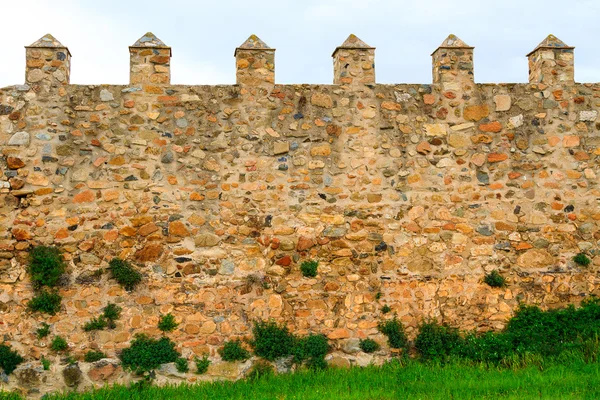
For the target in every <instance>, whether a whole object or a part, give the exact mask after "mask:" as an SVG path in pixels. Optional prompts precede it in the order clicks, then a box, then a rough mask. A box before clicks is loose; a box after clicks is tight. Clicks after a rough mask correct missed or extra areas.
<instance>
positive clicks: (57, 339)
mask: <svg viewBox="0 0 600 400" xmlns="http://www.w3.org/2000/svg"><path fill="white" fill-rule="evenodd" d="M50 348H51V349H52V350H53V351H56V352H57V353H58V352H61V351H65V350H67V349H68V348H69V345H68V344H67V341H66V340H65V339H64V338H63V337H62V336H54V339H52V343H50Z"/></svg>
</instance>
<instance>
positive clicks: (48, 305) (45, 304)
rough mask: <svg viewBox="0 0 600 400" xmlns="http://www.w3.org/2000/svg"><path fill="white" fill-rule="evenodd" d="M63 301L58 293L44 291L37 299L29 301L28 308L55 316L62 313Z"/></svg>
mask: <svg viewBox="0 0 600 400" xmlns="http://www.w3.org/2000/svg"><path fill="white" fill-rule="evenodd" d="M61 300H62V297H61V296H60V295H59V294H58V293H57V292H49V291H46V290H42V291H41V292H40V293H38V294H37V295H36V296H35V297H33V298H32V299H31V300H29V303H27V307H28V308H29V309H30V310H31V311H39V312H44V313H47V314H50V315H54V314H56V313H57V312H59V311H60V302H61Z"/></svg>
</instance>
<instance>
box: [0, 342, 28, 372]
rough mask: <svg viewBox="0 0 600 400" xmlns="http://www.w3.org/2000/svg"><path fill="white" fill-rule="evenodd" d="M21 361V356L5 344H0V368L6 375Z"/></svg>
mask: <svg viewBox="0 0 600 400" xmlns="http://www.w3.org/2000/svg"><path fill="white" fill-rule="evenodd" d="M22 362H23V357H21V356H20V355H19V353H17V352H16V351H14V350H11V348H10V347H9V346H7V345H5V344H0V368H2V369H3V370H4V373H5V374H6V375H10V374H11V373H12V372H13V371H14V370H15V368H17V365H19V364H21V363H22Z"/></svg>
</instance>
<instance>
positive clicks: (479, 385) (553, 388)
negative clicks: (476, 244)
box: [47, 359, 600, 400]
mask: <svg viewBox="0 0 600 400" xmlns="http://www.w3.org/2000/svg"><path fill="white" fill-rule="evenodd" d="M526 361H527V360H523V362H526ZM530 361H531V360H530ZM513 367H514V365H513ZM498 398H501V399H540V398H542V399H597V398H600V364H597V363H591V364H588V363H585V362H584V361H583V360H576V359H572V360H569V363H558V362H555V361H546V362H545V363H544V365H543V366H540V365H534V366H528V367H525V368H514V369H506V368H502V367H491V366H490V365H486V364H484V363H479V364H476V363H465V362H461V361H456V362H450V363H446V364H441V363H438V362H429V363H422V362H418V361H414V360H409V361H393V362H391V363H388V364H386V365H384V366H382V367H375V366H369V367H366V368H352V369H350V370H341V369H329V370H315V371H302V372H299V373H295V374H288V375H276V376H273V375H267V376H265V377H264V378H261V379H258V380H246V381H237V382H213V383H202V384H198V385H181V386H166V387H153V386H145V387H144V386H140V387H130V388H127V387H123V386H115V387H112V388H106V389H101V390H98V391H95V392H91V393H86V394H65V395H55V396H49V397H48V398H47V399H48V400H79V399H81V400H83V399H85V400H109V399H110V400H121V399H122V400H125V399H127V400H142V399H148V400H150V399H169V400H177V399H182V400H190V399H207V400H208V399H210V400H215V399H232V400H252V399H273V400H283V399H285V400H292V399H303V400H311V399H315V400H324V399H336V400H337V399H341V400H346V399H347V400H358V399H361V400H363V399H369V400H384V399H498Z"/></svg>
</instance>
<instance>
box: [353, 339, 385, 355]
mask: <svg viewBox="0 0 600 400" xmlns="http://www.w3.org/2000/svg"><path fill="white" fill-rule="evenodd" d="M358 345H359V346H360V349H361V350H362V351H364V352H365V353H374V352H376V351H377V350H379V348H380V347H381V346H379V343H377V342H376V341H374V340H373V339H362V340H361V341H360V342H359V343H358Z"/></svg>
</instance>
